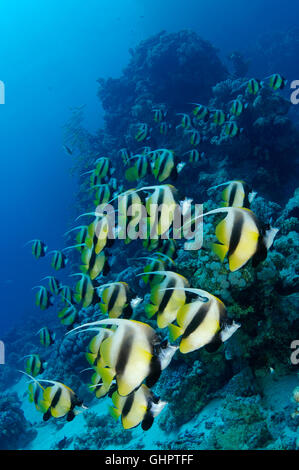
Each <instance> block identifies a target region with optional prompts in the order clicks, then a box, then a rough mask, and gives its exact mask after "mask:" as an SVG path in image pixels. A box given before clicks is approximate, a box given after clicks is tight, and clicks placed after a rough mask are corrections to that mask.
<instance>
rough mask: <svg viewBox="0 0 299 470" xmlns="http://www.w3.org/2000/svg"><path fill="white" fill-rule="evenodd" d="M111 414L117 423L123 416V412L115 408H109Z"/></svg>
mask: <svg viewBox="0 0 299 470" xmlns="http://www.w3.org/2000/svg"><path fill="white" fill-rule="evenodd" d="M109 414H110V415H111V416H112V418H113V419H115V421H117V420H118V418H119V417H120V415H121V411H120V410H118V409H116V408H114V406H109Z"/></svg>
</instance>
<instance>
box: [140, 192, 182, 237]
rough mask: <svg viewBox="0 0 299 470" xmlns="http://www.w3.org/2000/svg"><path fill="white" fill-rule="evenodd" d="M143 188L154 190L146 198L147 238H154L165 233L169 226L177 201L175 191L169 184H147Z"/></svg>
mask: <svg viewBox="0 0 299 470" xmlns="http://www.w3.org/2000/svg"><path fill="white" fill-rule="evenodd" d="M142 189H143V190H150V189H153V190H154V192H153V193H152V194H151V195H150V196H149V197H148V198H147V199H146V209H147V213H148V216H149V218H148V226H149V229H150V232H149V233H148V236H149V238H152V239H155V238H158V237H159V236H161V235H163V234H165V233H166V232H167V231H168V230H169V229H170V227H171V225H172V222H173V219H174V215H175V210H176V208H177V202H176V200H175V198H176V196H177V191H176V189H175V187H174V186H171V185H170V184H164V185H157V186H148V187H144V188H142Z"/></svg>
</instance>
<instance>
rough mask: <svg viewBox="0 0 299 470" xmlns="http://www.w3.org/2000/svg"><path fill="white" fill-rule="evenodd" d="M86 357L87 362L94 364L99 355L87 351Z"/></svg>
mask: <svg viewBox="0 0 299 470" xmlns="http://www.w3.org/2000/svg"><path fill="white" fill-rule="evenodd" d="M85 357H86V360H87V362H88V363H89V364H90V365H91V366H92V365H93V363H94V361H95V359H96V357H97V355H96V354H92V353H85Z"/></svg>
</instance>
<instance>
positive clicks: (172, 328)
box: [168, 323, 184, 341]
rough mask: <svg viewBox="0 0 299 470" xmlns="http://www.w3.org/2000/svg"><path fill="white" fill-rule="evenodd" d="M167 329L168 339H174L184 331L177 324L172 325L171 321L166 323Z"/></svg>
mask: <svg viewBox="0 0 299 470" xmlns="http://www.w3.org/2000/svg"><path fill="white" fill-rule="evenodd" d="M168 330H169V338H170V341H175V340H176V339H178V338H179V336H181V335H182V334H183V333H184V330H183V328H180V327H179V326H177V325H173V324H172V323H171V324H170V325H168Z"/></svg>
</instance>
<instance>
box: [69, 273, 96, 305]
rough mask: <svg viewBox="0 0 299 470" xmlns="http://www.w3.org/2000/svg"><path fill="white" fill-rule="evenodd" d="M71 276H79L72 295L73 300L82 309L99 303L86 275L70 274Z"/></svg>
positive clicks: (90, 281)
mask: <svg viewBox="0 0 299 470" xmlns="http://www.w3.org/2000/svg"><path fill="white" fill-rule="evenodd" d="M71 276H81V279H80V280H79V281H78V282H77V284H76V287H75V294H74V299H75V301H76V302H77V303H78V304H81V305H82V307H83V308H87V307H89V306H90V305H92V304H95V303H97V302H98V301H99V298H98V295H97V292H96V289H95V287H94V285H93V283H92V280H91V279H90V277H89V276H88V275H87V274H83V273H76V274H71Z"/></svg>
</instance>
